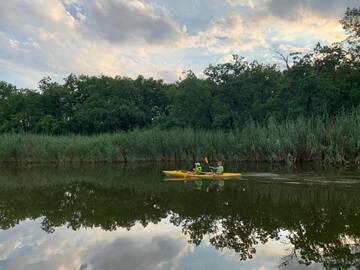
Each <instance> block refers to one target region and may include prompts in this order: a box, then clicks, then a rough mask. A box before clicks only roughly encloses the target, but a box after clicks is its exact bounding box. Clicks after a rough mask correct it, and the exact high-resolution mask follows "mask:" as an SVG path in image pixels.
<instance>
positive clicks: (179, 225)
mask: <svg viewBox="0 0 360 270" xmlns="http://www.w3.org/2000/svg"><path fill="white" fill-rule="evenodd" d="M180 166H182V167H183V168H185V167H188V168H189V165H187V164H182V165H177V166H176V167H180ZM173 168H175V165H171V164H140V165H120V164H117V165H104V164H93V165H76V166H75V165H74V166H70V165H62V166H55V165H51V166H49V165H47V166H45V165H31V166H30V165H28V166H16V165H2V166H0V269H36V270H41V269H79V270H85V269H87V270H90V269H91V270H95V269H96V270H97V269H359V267H360V195H359V191H360V174H359V169H357V168H346V167H344V168H322V167H317V166H315V165H313V164H308V165H306V166H297V167H293V168H289V167H286V166H280V165H276V166H275V165H274V166H273V165H271V164H262V165H256V164H230V165H228V166H227V167H226V169H227V171H234V172H235V171H240V172H241V173H242V176H241V178H240V179H239V180H225V181H218V180H216V181H194V180H189V181H180V180H167V179H164V176H163V175H162V173H161V170H163V169H173Z"/></svg>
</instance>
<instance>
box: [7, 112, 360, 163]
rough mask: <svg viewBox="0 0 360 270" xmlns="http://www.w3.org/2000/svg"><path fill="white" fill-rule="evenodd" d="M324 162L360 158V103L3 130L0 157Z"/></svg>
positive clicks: (62, 160) (22, 159)
mask: <svg viewBox="0 0 360 270" xmlns="http://www.w3.org/2000/svg"><path fill="white" fill-rule="evenodd" d="M205 156H206V157H209V159H211V160H225V161H227V162H230V161H231V162H245V161H246V162H277V163H287V164H290V165H291V164H295V163H299V162H308V161H316V162H319V163H323V164H348V163H356V164H358V163H359V162H360V108H358V109H356V110H353V111H352V112H348V113H345V112H344V113H341V114H339V115H338V116H337V117H334V118H330V117H317V118H311V119H306V118H301V117H300V118H298V119H296V120H292V121H285V122H277V121H276V120H274V119H272V118H270V119H269V120H268V121H267V122H266V123H264V124H258V123H256V122H253V121H249V122H247V123H246V124H245V125H244V126H243V128H242V129H236V130H230V131H226V132H225V131H222V130H194V129H191V128H186V129H171V130H160V129H147V130H133V131H128V132H120V133H112V134H100V135H92V136H83V135H68V136H63V135H61V136H49V135H39V134H26V133H23V134H19V133H16V134H15V133H14V134H10V133H6V134H1V135H0V161H1V162H16V163H44V162H45V163H46V162H48V163H50V162H53V163H65V162H89V163H90V162H114V163H115V162H135V161H164V162H173V161H175V162H176V161H195V160H203V158H204V157H205Z"/></svg>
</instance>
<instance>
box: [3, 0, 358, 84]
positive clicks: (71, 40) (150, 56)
mask: <svg viewBox="0 0 360 270" xmlns="http://www.w3.org/2000/svg"><path fill="white" fill-rule="evenodd" d="M346 7H360V0H181V1H180V0H11V1H0V81H1V80H3V81H6V82H9V83H12V84H15V85H17V86H18V87H27V88H37V85H38V82H39V81H40V80H41V79H42V78H43V77H45V76H50V77H52V78H53V79H54V80H56V81H61V80H62V79H63V78H64V77H66V76H68V75H69V74H70V73H74V74H87V75H109V76H116V75H120V76H127V77H132V78H136V77H137V76H138V75H139V74H141V75H144V76H145V77H154V78H161V79H163V80H164V81H166V82H174V81H176V80H178V79H179V78H181V77H182V76H183V71H185V70H189V69H192V70H193V71H194V72H195V73H196V74H197V75H198V76H201V74H202V72H203V70H204V68H206V67H207V66H208V65H209V64H217V63H223V62H226V61H231V59H232V55H233V54H238V55H241V56H244V57H245V58H246V59H247V60H249V61H252V60H257V61H259V62H263V63H280V59H279V58H278V56H277V55H276V54H275V53H274V51H275V50H277V51H281V52H282V53H284V54H288V53H290V52H294V51H296V52H307V51H310V50H311V49H312V48H313V47H314V45H315V44H316V43H317V42H318V41H319V42H321V43H322V44H331V43H333V42H336V41H340V40H343V39H344V35H345V33H344V31H343V30H342V27H341V25H340V24H339V19H341V18H342V16H343V14H344V12H345V10H346Z"/></svg>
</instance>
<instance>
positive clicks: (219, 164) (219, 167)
mask: <svg viewBox="0 0 360 270" xmlns="http://www.w3.org/2000/svg"><path fill="white" fill-rule="evenodd" d="M209 168H210V169H213V170H215V173H216V174H222V173H223V172H224V166H223V165H222V162H221V161H218V162H217V166H216V167H213V166H209Z"/></svg>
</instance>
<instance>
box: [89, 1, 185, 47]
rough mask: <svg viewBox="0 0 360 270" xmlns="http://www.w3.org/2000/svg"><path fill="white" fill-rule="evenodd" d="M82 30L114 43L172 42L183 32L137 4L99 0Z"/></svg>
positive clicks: (148, 7) (153, 10) (157, 12)
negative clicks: (84, 29)
mask: <svg viewBox="0 0 360 270" xmlns="http://www.w3.org/2000/svg"><path fill="white" fill-rule="evenodd" d="M85 27H86V28H87V29H88V30H89V31H90V32H91V33H95V34H96V35H98V36H99V37H100V38H104V39H106V40H108V41H110V42H114V43H148V44H162V43H164V42H174V41H176V40H177V39H179V38H180V37H181V36H182V34H183V33H182V31H181V29H180V27H179V26H177V25H176V24H175V23H174V22H173V21H171V20H170V19H169V18H168V17H167V16H166V14H164V13H163V12H162V11H161V10H160V9H156V8H155V7H154V6H151V5H149V4H148V5H145V4H143V3H142V2H140V1H137V0H132V1H128V0H98V1H97V2H94V3H93V4H92V5H91V6H90V7H89V10H88V12H87V14H86V19H85Z"/></svg>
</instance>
